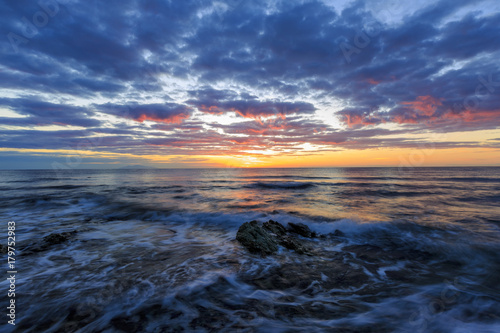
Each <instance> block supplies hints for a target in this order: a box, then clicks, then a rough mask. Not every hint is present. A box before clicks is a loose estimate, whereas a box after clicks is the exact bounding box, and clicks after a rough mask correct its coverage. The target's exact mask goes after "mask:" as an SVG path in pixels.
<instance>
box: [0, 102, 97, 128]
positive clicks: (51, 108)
mask: <svg viewBox="0 0 500 333" xmlns="http://www.w3.org/2000/svg"><path fill="white" fill-rule="evenodd" d="M0 106H3V107H6V108H8V109H11V110H12V111H15V112H17V113H18V114H21V115H23V116H27V118H0V124H4V125H19V126H22V125H40V126H41V125H72V126H83V127H89V126H98V125H99V124H100V121H98V120H96V119H93V118H91V117H92V116H93V112H91V111H89V110H88V109H86V108H82V107H77V106H72V105H65V104H56V103H49V102H45V101H40V100H37V98H36V97H30V98H28V97H27V98H0Z"/></svg>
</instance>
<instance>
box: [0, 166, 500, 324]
mask: <svg viewBox="0 0 500 333" xmlns="http://www.w3.org/2000/svg"><path fill="white" fill-rule="evenodd" d="M0 189H1V191H0V196H1V201H0V212H1V216H2V219H3V220H4V221H5V222H4V225H6V222H7V221H15V222H16V236H17V239H16V240H17V242H16V243H17V244H16V247H17V250H18V252H17V260H16V265H17V270H18V274H17V281H16V302H17V303H16V304H17V320H16V326H15V327H12V326H10V325H8V326H7V325H3V326H2V327H1V328H0V329H1V330H2V331H4V332H14V331H15V332H76V331H79V332H123V331H125V332H135V331H137V332H182V331H199V332H204V331H213V332H234V331H239V332H498V331H500V310H499V309H500V306H499V305H500V302H499V301H500V282H499V277H500V251H499V250H500V238H499V236H500V228H499V226H500V208H499V207H500V205H499V204H500V195H499V193H500V168H415V169H405V170H401V169H397V168H350V169H349V168H335V169H200V170H66V171H58V172H54V171H36V170H30V171H0ZM269 219H273V220H275V221H278V222H280V223H282V224H283V225H285V226H286V224H287V223H288V222H294V223H299V222H300V223H304V224H306V225H308V226H309V227H310V228H311V229H312V230H313V231H315V232H317V233H318V234H319V235H323V236H324V237H317V238H313V239H305V238H303V239H301V241H302V242H303V243H304V244H306V245H307V246H308V247H309V248H310V249H311V251H312V252H313V255H311V256H307V255H299V254H297V253H294V252H293V251H290V250H287V249H284V248H281V249H280V250H279V252H278V253H277V254H276V255H272V256H268V257H260V256H258V255H253V254H249V253H248V252H247V250H246V249H245V248H243V247H242V246H241V245H240V244H238V243H237V242H236V240H235V235H236V232H237V230H238V227H239V226H240V225H241V224H242V223H244V222H246V221H250V220H258V221H261V222H264V221H268V220H269ZM335 230H340V231H342V232H343V233H344V234H345V237H333V236H331V235H330V236H329V234H330V233H332V232H334V231H335ZM70 231H76V233H75V234H73V235H72V236H71V238H70V239H69V240H68V241H67V242H64V243H62V244H57V245H52V246H50V247H47V248H43V249H41V248H40V247H39V245H40V244H42V243H43V237H45V236H47V235H49V234H51V233H61V232H70ZM299 238H300V237H299ZM37 246H38V247H37ZM0 285H1V288H3V290H5V291H6V290H8V285H7V282H6V281H2V282H1V283H0ZM5 304H6V303H5Z"/></svg>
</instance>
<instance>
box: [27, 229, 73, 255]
mask: <svg viewBox="0 0 500 333" xmlns="http://www.w3.org/2000/svg"><path fill="white" fill-rule="evenodd" d="M76 233H77V231H75V230H74V231H68V232H61V233H52V234H50V235H47V236H45V237H44V238H43V239H42V241H41V242H38V243H33V244H30V245H28V246H26V247H25V248H21V253H20V255H29V254H32V253H35V252H42V251H45V250H47V249H48V248H49V247H51V246H53V245H58V244H62V243H64V242H66V241H68V240H69V239H70V238H71V237H73V236H74V235H75V234H76Z"/></svg>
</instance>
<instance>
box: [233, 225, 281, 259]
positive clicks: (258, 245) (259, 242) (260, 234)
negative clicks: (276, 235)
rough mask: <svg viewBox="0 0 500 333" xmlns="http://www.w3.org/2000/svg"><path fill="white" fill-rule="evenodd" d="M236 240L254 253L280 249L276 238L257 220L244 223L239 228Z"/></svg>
mask: <svg viewBox="0 0 500 333" xmlns="http://www.w3.org/2000/svg"><path fill="white" fill-rule="evenodd" d="M236 240H237V241H238V242H240V243H241V244H242V245H243V246H244V247H246V248H247V249H248V251H250V252H252V253H258V254H263V255H266V254H271V253H274V252H276V251H278V243H277V242H276V240H274V239H273V237H272V236H271V235H270V234H269V232H268V231H267V230H266V229H264V228H263V227H261V226H260V225H259V223H258V222H257V221H251V222H246V223H243V225H242V226H241V227H240V228H239V229H238V233H237V234H236Z"/></svg>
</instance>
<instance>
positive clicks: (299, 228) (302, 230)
mask: <svg viewBox="0 0 500 333" xmlns="http://www.w3.org/2000/svg"><path fill="white" fill-rule="evenodd" d="M288 229H289V230H290V231H291V232H293V233H296V234H299V235H301V236H304V237H307V238H311V237H315V236H316V234H315V233H313V232H312V231H311V229H309V227H308V226H307V225H305V224H303V223H291V222H290V223H288Z"/></svg>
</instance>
